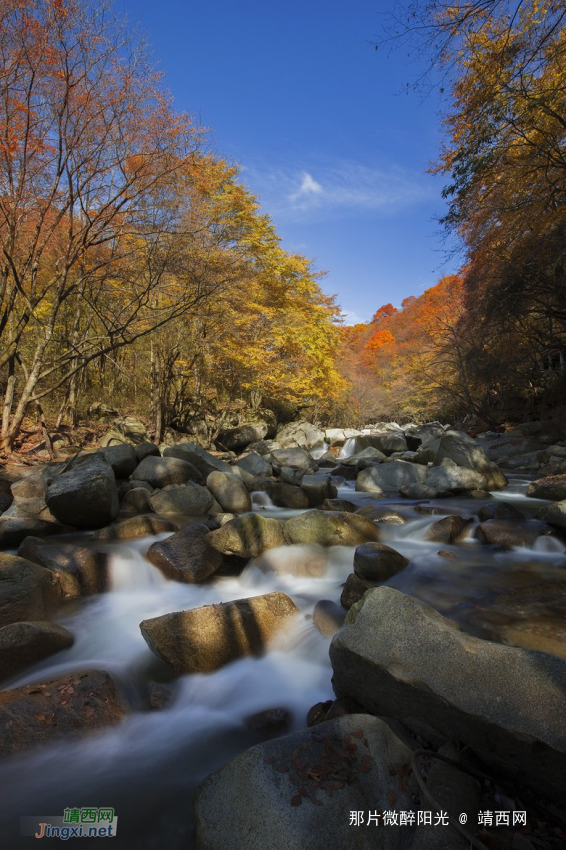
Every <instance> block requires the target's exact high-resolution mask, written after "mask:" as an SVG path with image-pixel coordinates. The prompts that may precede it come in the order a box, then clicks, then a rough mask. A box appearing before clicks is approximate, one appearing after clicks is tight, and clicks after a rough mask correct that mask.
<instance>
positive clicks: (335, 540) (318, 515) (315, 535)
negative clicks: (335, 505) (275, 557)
mask: <svg viewBox="0 0 566 850" xmlns="http://www.w3.org/2000/svg"><path fill="white" fill-rule="evenodd" d="M284 533H285V539H286V540H287V541H288V542H289V543H318V544H320V545H321V546H357V545H358V544H359V543H367V542H368V541H369V540H379V531H378V529H377V527H376V526H375V525H374V523H373V522H371V520H369V519H366V518H365V517H363V516H359V515H358V514H352V513H345V512H342V511H317V510H313V511H306V512H305V513H303V514H299V516H295V517H292V518H291V519H289V520H287V522H286V523H285V526H284Z"/></svg>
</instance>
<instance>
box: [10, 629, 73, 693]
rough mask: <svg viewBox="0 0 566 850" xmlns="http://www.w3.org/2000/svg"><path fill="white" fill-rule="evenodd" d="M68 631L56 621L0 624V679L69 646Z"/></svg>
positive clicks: (70, 643)
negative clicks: (0, 626) (0, 625)
mask: <svg viewBox="0 0 566 850" xmlns="http://www.w3.org/2000/svg"><path fill="white" fill-rule="evenodd" d="M74 641H75V639H74V637H73V635H72V634H71V632H68V631H67V629H64V628H63V627H62V626H58V625H56V624H55V623H46V622H41V621H39V622H24V623H10V624H9V625H8V626H2V628H0V679H7V678H9V677H10V676H15V675H16V673H19V672H20V671H21V670H25V668H26V667H29V666H30V665H31V664H36V663H37V662H38V661H42V660H43V659H44V658H48V657H49V656H50V655H54V654H55V653H56V652H60V651H61V650H62V649H68V647H70V646H72V645H73V643H74Z"/></svg>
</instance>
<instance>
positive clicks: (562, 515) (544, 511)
mask: <svg viewBox="0 0 566 850" xmlns="http://www.w3.org/2000/svg"><path fill="white" fill-rule="evenodd" d="M535 516H536V519H540V520H543V522H546V523H548V525H552V526H554V527H556V528H566V500H563V501H561V502H554V503H552V504H550V505H545V506H544V507H543V508H541V509H540V511H538V512H537V513H536V515H535Z"/></svg>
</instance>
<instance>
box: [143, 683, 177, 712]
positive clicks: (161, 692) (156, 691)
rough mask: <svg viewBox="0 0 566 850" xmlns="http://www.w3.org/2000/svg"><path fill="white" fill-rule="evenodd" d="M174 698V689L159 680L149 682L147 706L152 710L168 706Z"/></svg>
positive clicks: (159, 709)
mask: <svg viewBox="0 0 566 850" xmlns="http://www.w3.org/2000/svg"><path fill="white" fill-rule="evenodd" d="M174 699H175V691H174V690H173V688H170V687H169V686H168V685H164V684H162V683H161V682H151V684H150V686H149V707H150V709H151V710H152V711H161V710H162V709H163V708H169V706H170V705H171V703H172V702H173V700H174Z"/></svg>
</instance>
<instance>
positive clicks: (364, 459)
mask: <svg viewBox="0 0 566 850" xmlns="http://www.w3.org/2000/svg"><path fill="white" fill-rule="evenodd" d="M385 458H386V455H385V454H384V453H383V452H380V451H379V449H376V448H375V447H374V446H368V447H367V448H365V449H362V451H361V452H356V453H355V454H353V455H350V457H345V458H343V459H342V463H343V464H344V466H355V467H357V468H359V469H365V468H366V466H371V465H372V464H373V463H383V461H384V460H385Z"/></svg>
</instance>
